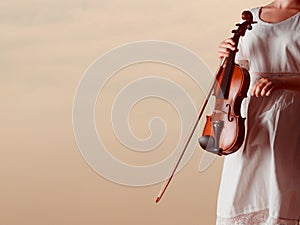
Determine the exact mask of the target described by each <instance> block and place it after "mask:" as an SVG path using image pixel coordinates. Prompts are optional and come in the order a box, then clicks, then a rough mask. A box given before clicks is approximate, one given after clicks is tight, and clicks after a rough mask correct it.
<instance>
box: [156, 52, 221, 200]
mask: <svg viewBox="0 0 300 225" xmlns="http://www.w3.org/2000/svg"><path fill="white" fill-rule="evenodd" d="M225 61H226V58H225V57H223V58H222V60H221V63H220V65H219V68H218V69H217V72H216V74H215V77H214V80H213V82H212V84H211V87H210V89H209V92H208V94H207V96H206V97H205V99H204V101H203V103H202V105H201V107H200V110H199V112H198V116H197V119H196V121H195V123H194V125H193V127H192V129H191V131H190V134H189V136H188V138H187V140H186V142H185V145H184V147H183V149H182V151H181V153H180V155H179V157H178V159H177V161H176V163H175V166H174V168H173V170H171V175H170V176H169V178H168V179H167V180H165V182H164V183H163V186H162V188H161V190H160V192H159V194H158V195H157V197H156V200H155V202H156V203H158V202H159V201H160V200H161V198H162V196H163V195H164V193H165V191H166V190H167V188H168V186H169V184H170V182H171V180H172V179H173V176H174V174H175V172H176V170H177V168H178V166H179V163H180V162H181V159H182V157H183V155H184V153H185V152H186V149H187V147H188V145H189V143H190V141H191V139H192V137H193V135H194V133H195V130H196V128H197V126H198V123H199V121H200V119H201V117H202V114H203V112H204V109H205V108H206V105H207V103H208V100H209V98H210V96H211V94H212V92H213V90H214V87H215V85H216V83H217V79H216V78H217V76H218V74H219V71H220V70H221V68H222V67H223V65H224V63H225Z"/></svg>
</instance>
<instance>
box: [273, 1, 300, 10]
mask: <svg viewBox="0 0 300 225" xmlns="http://www.w3.org/2000/svg"><path fill="white" fill-rule="evenodd" d="M268 6H269V7H274V8H278V9H298V10H300V0H275V1H274V2H272V3H271V4H269V5H268Z"/></svg>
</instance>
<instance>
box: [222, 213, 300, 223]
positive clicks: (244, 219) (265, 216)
mask: <svg viewBox="0 0 300 225" xmlns="http://www.w3.org/2000/svg"><path fill="white" fill-rule="evenodd" d="M299 224H300V223H299V221H298V220H286V219H279V218H271V217H270V218H269V210H268V209H264V210H261V211H258V212H253V213H247V214H241V215H238V216H235V217H231V218H224V217H217V225H299Z"/></svg>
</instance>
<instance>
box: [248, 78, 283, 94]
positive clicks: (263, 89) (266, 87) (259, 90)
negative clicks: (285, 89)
mask: <svg viewBox="0 0 300 225" xmlns="http://www.w3.org/2000/svg"><path fill="white" fill-rule="evenodd" d="M276 86H278V85H277V84H276V82H275V80H271V79H266V78H261V79H259V80H258V81H257V82H256V83H255V84H254V86H253V89H252V91H251V95H252V96H256V97H259V96H270V95H271V93H272V92H273V90H274V89H275V88H277V87H276Z"/></svg>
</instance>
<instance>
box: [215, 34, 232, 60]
mask: <svg viewBox="0 0 300 225" xmlns="http://www.w3.org/2000/svg"><path fill="white" fill-rule="evenodd" d="M230 50H231V51H236V47H235V43H234V41H233V40H232V39H231V38H228V39H226V40H224V41H222V42H221V43H220V44H219V47H218V51H217V52H218V56H219V58H223V57H228V56H229V53H230Z"/></svg>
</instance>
